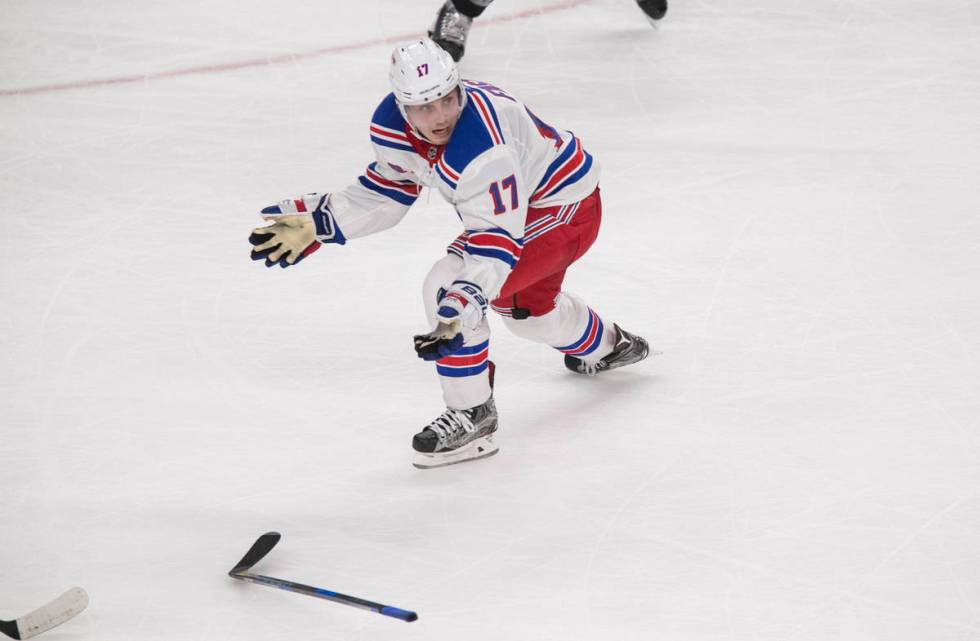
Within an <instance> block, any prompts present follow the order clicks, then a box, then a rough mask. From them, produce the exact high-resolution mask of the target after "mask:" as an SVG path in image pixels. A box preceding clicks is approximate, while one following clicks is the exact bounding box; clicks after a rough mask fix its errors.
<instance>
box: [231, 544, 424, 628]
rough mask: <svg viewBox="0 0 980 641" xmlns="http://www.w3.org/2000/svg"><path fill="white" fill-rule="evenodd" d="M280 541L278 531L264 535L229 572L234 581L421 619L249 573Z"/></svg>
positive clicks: (297, 584) (410, 619) (369, 602)
mask: <svg viewBox="0 0 980 641" xmlns="http://www.w3.org/2000/svg"><path fill="white" fill-rule="evenodd" d="M280 538H282V535H281V534H279V533H278V532H266V533H265V534H263V535H262V536H260V537H259V538H258V540H256V541H255V543H254V544H252V547H251V548H249V550H248V552H246V553H245V556H243V557H242V560H241V561H239V562H238V563H236V564H235V567H233V568H232V569H231V571H230V572H228V576H230V577H231V578H233V579H240V580H242V581H247V582H249V583H258V584H260V585H268V586H270V587H273V588H279V589H280V590H287V591H289V592H296V593H297V594H305V595H307V596H312V597H316V598H318V599H326V600H327V601H334V602H335V603H343V604H344V605H350V606H353V607H355V608H360V609H362V610H370V611H372V612H377V613H378V614H383V615H385V616H389V617H394V618H396V619H401V620H402V621H415V620H416V619H418V618H419V615H417V614H416V613H414V612H411V611H409V610H402V609H401V608H396V607H392V606H390V605H383V604H381V603H375V602H374V601H367V600H365V599H359V598H357V597H353V596H347V595H346V594H340V593H339V592H333V591H332V590H324V589H323V588H315V587H313V586H312V585H303V584H302V583H294V582H293V581H287V580H285V579H276V578H274V577H271V576H263V575H261V574H252V573H251V572H249V570H250V569H251V568H252V566H253V565H255V564H256V563H258V562H259V561H261V560H262V558H263V557H264V556H265V555H266V554H268V553H269V552H270V551H271V550H272V548H274V547H275V546H276V543H278V542H279V539H280Z"/></svg>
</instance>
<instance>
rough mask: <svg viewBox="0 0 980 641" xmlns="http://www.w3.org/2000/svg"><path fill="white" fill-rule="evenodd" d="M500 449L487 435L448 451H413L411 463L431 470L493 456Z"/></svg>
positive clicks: (421, 468) (422, 468)
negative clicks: (425, 452) (424, 452)
mask: <svg viewBox="0 0 980 641" xmlns="http://www.w3.org/2000/svg"><path fill="white" fill-rule="evenodd" d="M499 451H500V448H499V447H498V446H497V445H496V444H495V443H494V442H493V441H492V440H491V439H490V437H489V436H485V437H483V438H478V439H476V440H475V441H473V442H472V443H468V444H466V445H464V446H463V447H461V448H459V449H457V450H452V451H449V452H439V453H437V454H423V453H422V452H416V453H415V460H414V461H413V462H412V465H414V466H415V467H417V468H419V469H420V470H431V469H432V468H434V467H446V466H447V465H455V464H457V463H465V462H466V461H475V460H477V459H481V458H487V457H488V456H493V455H494V454H496V453H497V452H499Z"/></svg>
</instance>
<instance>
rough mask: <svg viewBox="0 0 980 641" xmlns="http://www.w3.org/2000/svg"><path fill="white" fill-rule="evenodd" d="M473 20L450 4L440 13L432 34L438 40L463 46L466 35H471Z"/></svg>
mask: <svg viewBox="0 0 980 641" xmlns="http://www.w3.org/2000/svg"><path fill="white" fill-rule="evenodd" d="M471 20H472V19H471V18H469V17H467V16H464V15H463V14H461V13H460V12H459V11H457V10H456V7H454V6H452V4H451V3H449V4H447V5H446V6H445V7H443V8H442V11H440V12H439V16H438V17H437V18H436V24H435V27H434V28H433V30H432V33H433V35H434V36H435V37H437V38H442V39H444V40H449V41H450V42H454V43H456V44H463V43H464V42H465V41H466V34H467V33H469V30H470V22H471Z"/></svg>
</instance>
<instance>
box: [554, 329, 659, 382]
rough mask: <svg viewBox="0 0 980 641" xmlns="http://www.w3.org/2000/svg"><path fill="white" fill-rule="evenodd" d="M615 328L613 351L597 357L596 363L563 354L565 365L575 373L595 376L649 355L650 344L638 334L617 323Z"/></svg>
mask: <svg viewBox="0 0 980 641" xmlns="http://www.w3.org/2000/svg"><path fill="white" fill-rule="evenodd" d="M613 327H615V328H616V345H615V346H614V347H613V351H612V352H610V353H609V354H607V355H605V356H603V357H602V358H600V359H599V362H598V363H586V362H585V361H583V360H582V359H581V358H576V357H574V356H569V355H568V354H565V367H567V368H568V369H570V370H572V371H573V372H575V373H577V374H585V375H586V376H595V375H596V374H598V373H599V372H602V371H605V370H607V369H616V368H617V367H623V366H624V365H632V364H633V363H638V362H640V361H642V360H643V359H644V358H646V357H647V356H649V355H650V346H649V345H648V344H647V342H646V341H645V340H643V339H642V338H641V337H639V336H635V335H633V334H630V333H629V332H627V331H626V330H624V329H622V328H621V327H620V326H619V325H616V324H615V323H613Z"/></svg>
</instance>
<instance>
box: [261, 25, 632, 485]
mask: <svg viewBox="0 0 980 641" xmlns="http://www.w3.org/2000/svg"><path fill="white" fill-rule="evenodd" d="M389 79H390V82H391V88H392V90H393V91H392V93H390V94H388V96H387V97H386V98H385V99H384V100H382V101H381V104H380V105H379V106H378V107H377V109H376V110H375V112H374V115H373V117H372V119H371V127H370V135H371V142H372V143H373V146H374V152H375V161H374V162H372V163H371V164H370V165H368V167H367V170H366V171H365V172H364V174H363V175H362V176H360V177H359V178H358V181H357V182H356V183H354V184H353V185H350V186H348V187H347V188H346V189H343V190H341V191H336V192H334V193H332V194H306V195H305V196H302V197H301V198H298V199H295V200H283V201H281V202H280V203H279V204H278V205H274V206H271V207H267V208H265V209H264V210H262V215H263V216H264V217H265V218H266V220H269V221H271V222H272V224H271V225H268V226H265V227H259V228H257V229H255V230H253V232H252V235H251V236H250V238H249V240H250V242H251V243H252V244H253V245H254V246H255V247H254V248H253V250H252V258H253V259H254V260H265V262H266V265H267V266H270V267H271V266H273V265H280V266H281V267H288V266H290V265H294V264H296V263H298V262H299V261H300V260H302V259H304V258H305V257H306V256H309V255H310V254H311V253H313V252H314V251H315V250H317V249H319V247H320V246H321V245H322V244H328V243H336V244H340V245H343V244H344V243H346V242H347V241H348V240H352V239H354V238H358V237H361V236H366V235H368V234H373V233H375V232H379V231H382V230H384V229H387V228H389V227H391V226H393V225H395V224H396V223H398V222H399V221H400V220H401V219H402V217H404V216H405V214H406V212H407V211H408V209H409V208H410V207H411V205H412V203H414V202H415V200H416V198H417V197H418V195H419V191H420V189H421V188H422V186H428V187H430V188H431V189H434V190H437V191H439V193H440V194H442V196H443V197H444V198H445V199H446V200H447V201H449V202H450V203H452V205H453V206H454V207H455V209H456V212H457V214H458V215H459V218H460V220H461V221H462V223H463V227H464V229H465V231H464V233H463V234H461V235H460V236H459V237H458V238H457V239H456V240H455V241H454V242H453V243H452V244H451V245H450V246H449V247H448V251H447V254H446V256H445V257H443V258H442V259H441V260H439V261H437V262H436V263H435V265H433V267H432V269H431V270H430V272H429V274H428V276H427V277H426V279H425V283H424V285H423V298H424V302H425V308H426V313H427V315H428V319H429V322H430V323H431V324H430V327H432V328H433V329H431V330H430V331H429V332H428V333H426V334H422V335H419V336H416V337H415V350H416V352H417V353H418V355H419V357H421V358H423V359H425V360H430V361H434V362H435V366H436V372H437V374H438V378H439V381H440V383H441V385H442V390H443V398H444V400H445V402H446V406H447V409H446V411H445V412H443V413H442V415H440V416H439V417H438V418H436V419H435V420H434V421H432V422H431V423H430V424H429V425H428V426H427V427H425V428H424V429H423V430H421V431H420V432H419V433H418V434H416V435H415V437H414V439H413V442H412V445H413V448H414V449H415V451H416V460H415V465H416V467H421V468H429V467H440V466H443V465H449V464H452V463H458V462H461V461H466V460H470V459H475V458H482V457H485V456H490V455H491V454H494V453H495V452H496V451H497V446H496V445H495V444H494V443H493V440H492V438H491V437H492V435H493V433H494V432H495V431H496V429H497V409H496V407H495V405H494V399H493V363H491V362H490V360H489V358H488V353H489V339H490V328H489V325H488V323H487V319H486V313H487V310H488V308H490V309H493V310H494V311H495V312H496V313H498V314H500V315H501V316H503V320H504V324H505V325H506V326H507V327H508V329H510V330H511V331H512V332H514V333H515V334H517V335H518V336H520V337H522V338H526V339H529V340H532V341H537V342H540V343H544V344H546V345H550V346H552V347H554V348H555V349H557V350H558V351H559V352H561V353H563V354H564V359H565V365H566V366H567V367H568V368H569V369H570V370H572V371H573V372H576V373H579V374H583V375H586V376H594V375H596V374H598V373H601V372H604V371H606V370H610V369H613V368H617V367H622V366H623V365H629V364H631V363H635V362H637V361H640V360H642V359H644V358H646V356H647V355H648V353H649V347H648V345H647V343H646V341H645V340H643V339H642V338H640V337H639V336H634V335H633V334H630V333H629V332H627V331H625V330H623V329H622V328H620V327H619V326H618V325H615V324H612V323H609V322H608V321H606V320H605V319H604V318H603V317H601V316H600V315H599V314H597V313H596V312H595V311H593V310H592V309H591V308H590V307H589V306H588V305H586V304H585V302H584V301H582V300H580V299H578V298H576V297H575V296H572V295H571V294H568V293H565V292H562V281H563V280H564V276H565V270H566V269H567V268H568V266H569V265H570V264H571V263H573V262H574V261H575V260H577V259H578V258H579V257H580V256H582V254H584V253H585V252H586V250H587V249H588V248H589V247H590V246H591V245H592V242H593V241H594V240H595V238H596V235H597V233H598V231H599V222H600V216H601V211H602V205H601V202H600V199H599V188H598V182H599V169H598V165H597V164H596V162H595V161H594V160H593V159H592V156H591V155H589V153H588V152H587V151H586V150H585V148H584V147H583V145H582V142H581V141H580V140H579V139H578V138H576V137H575V135H574V134H572V133H571V132H569V131H560V130H558V129H555V128H554V127H552V126H550V125H548V124H546V123H545V122H544V121H542V120H541V119H540V118H539V117H538V116H537V115H535V114H534V113H533V112H532V111H531V110H530V109H528V108H527V107H526V106H525V105H524V104H523V103H521V102H520V101H519V100H517V99H516V98H514V97H513V96H511V95H509V94H507V93H505V92H504V91H502V90H501V89H499V88H497V87H495V86H493V85H489V84H487V83H483V82H475V81H469V80H461V79H460V77H459V71H458V70H457V67H456V64H455V62H454V61H453V59H452V58H451V57H450V55H449V54H448V53H447V52H446V51H444V50H443V49H441V48H440V47H439V46H438V45H436V44H435V43H434V42H433V41H432V40H429V39H426V40H421V41H415V42H411V43H408V44H405V45H403V46H400V47H397V48H396V49H395V51H394V53H393V54H392V58H391V66H390V72H389Z"/></svg>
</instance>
